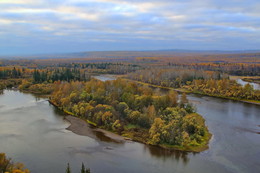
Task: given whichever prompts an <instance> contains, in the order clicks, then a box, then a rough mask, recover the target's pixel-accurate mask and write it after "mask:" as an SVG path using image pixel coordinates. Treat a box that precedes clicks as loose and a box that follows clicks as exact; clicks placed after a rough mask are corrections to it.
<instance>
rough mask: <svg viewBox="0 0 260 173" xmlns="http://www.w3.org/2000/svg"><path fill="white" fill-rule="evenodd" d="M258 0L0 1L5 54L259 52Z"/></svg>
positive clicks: (0, 30)
mask: <svg viewBox="0 0 260 173" xmlns="http://www.w3.org/2000/svg"><path fill="white" fill-rule="evenodd" d="M259 9H260V1H259V0H149V1H148V0H0V55H24V54H45V53H46V54H49V53H67V52H82V51H107V50H163V49H165V50H167V49H185V50H259V49H260V10H259Z"/></svg>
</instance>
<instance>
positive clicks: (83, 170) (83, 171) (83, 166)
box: [81, 163, 86, 173]
mask: <svg viewBox="0 0 260 173" xmlns="http://www.w3.org/2000/svg"><path fill="white" fill-rule="evenodd" d="M81 173H86V170H85V165H84V163H82V166H81Z"/></svg>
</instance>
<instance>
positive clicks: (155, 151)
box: [143, 145, 196, 165]
mask: <svg viewBox="0 0 260 173" xmlns="http://www.w3.org/2000/svg"><path fill="white" fill-rule="evenodd" d="M143 149H144V151H149V153H150V154H151V156H153V157H156V158H159V159H162V160H164V161H165V160H167V159H169V158H172V159H174V160H176V161H182V162H183V163H184V164H185V165H186V164H187V163H188V162H189V157H188V154H189V153H193V154H194V155H195V154H196V153H194V152H184V151H178V150H166V149H163V148H160V147H156V146H148V145H144V147H143Z"/></svg>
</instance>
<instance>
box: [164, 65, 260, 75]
mask: <svg viewBox="0 0 260 173" xmlns="http://www.w3.org/2000/svg"><path fill="white" fill-rule="evenodd" d="M168 65H169V66H172V67H176V68H191V69H196V70H210V71H218V72H220V73H228V74H230V75H237V76H260V64H259V63H258V64H257V63H227V62H221V61H220V62H205V63H191V64H188V63H187V64H176V63H168Z"/></svg>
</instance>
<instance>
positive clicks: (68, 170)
mask: <svg viewBox="0 0 260 173" xmlns="http://www.w3.org/2000/svg"><path fill="white" fill-rule="evenodd" d="M66 173H71V171H70V164H69V163H68V166H67V169H66Z"/></svg>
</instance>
